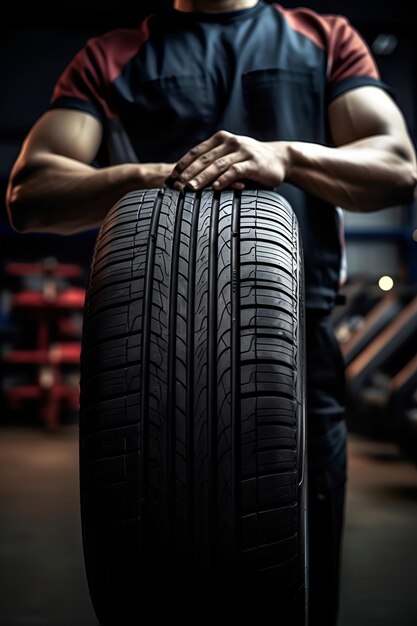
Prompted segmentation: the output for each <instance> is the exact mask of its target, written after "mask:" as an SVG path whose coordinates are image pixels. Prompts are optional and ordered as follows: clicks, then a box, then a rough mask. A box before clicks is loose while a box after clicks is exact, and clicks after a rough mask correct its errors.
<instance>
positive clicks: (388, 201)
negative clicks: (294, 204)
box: [172, 87, 417, 211]
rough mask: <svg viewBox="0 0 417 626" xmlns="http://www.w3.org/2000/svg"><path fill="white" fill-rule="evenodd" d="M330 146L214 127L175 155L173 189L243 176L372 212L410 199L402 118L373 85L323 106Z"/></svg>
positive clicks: (412, 177)
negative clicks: (263, 137)
mask: <svg viewBox="0 0 417 626" xmlns="http://www.w3.org/2000/svg"><path fill="white" fill-rule="evenodd" d="M329 122H330V128H331V132H332V135H333V140H334V143H335V146H336V147H334V148H333V147H327V146H322V145H318V144H313V143H303V142H288V141H272V142H260V141H256V140H254V139H251V138H249V137H242V136H236V135H232V134H231V133H227V132H225V131H220V132H219V133H216V134H215V135H213V136H212V137H210V138H209V139H208V140H207V141H205V142H203V143H201V144H199V145H198V146H196V147H195V148H193V149H192V150H190V151H189V152H188V153H187V154H185V155H184V156H183V157H182V159H180V160H179V162H178V163H177V165H176V167H175V168H174V170H173V172H172V184H173V186H174V187H175V188H177V189H182V188H183V187H184V186H189V187H191V188H193V189H201V188H203V187H205V186H208V185H211V184H212V185H213V187H214V188H215V189H223V188H225V187H228V186H234V187H235V188H238V189H239V188H241V189H243V187H244V184H243V183H242V182H240V181H242V180H244V179H250V180H254V181H256V182H258V183H260V184H261V185H265V186H267V187H276V186H277V185H279V184H281V183H282V182H284V181H286V182H289V183H292V184H294V185H296V186H298V187H300V188H302V189H303V190H305V191H306V192H308V193H311V194H314V195H316V196H318V197H320V198H322V199H323V200H325V201H327V202H330V203H331V204H335V205H337V206H340V207H342V208H344V209H347V210H352V211H374V210H378V209H382V208H386V207H389V206H395V205H399V204H408V203H410V202H412V201H413V199H414V193H415V189H416V184H417V171H416V156H415V151H414V147H413V144H412V142H411V139H410V137H409V134H408V131H407V127H406V124H405V121H404V118H403V116H402V114H401V112H400V110H399V108H398V107H397V106H396V104H395V103H394V101H393V100H392V99H391V98H390V96H388V95H387V94H386V93H385V92H384V91H382V90H381V89H379V88H376V87H361V88H358V89H355V90H352V91H349V92H347V93H345V94H343V95H341V96H339V97H338V98H337V99H336V100H334V101H333V103H332V104H331V105H330V107H329Z"/></svg>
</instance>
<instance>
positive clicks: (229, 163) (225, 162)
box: [187, 152, 244, 189]
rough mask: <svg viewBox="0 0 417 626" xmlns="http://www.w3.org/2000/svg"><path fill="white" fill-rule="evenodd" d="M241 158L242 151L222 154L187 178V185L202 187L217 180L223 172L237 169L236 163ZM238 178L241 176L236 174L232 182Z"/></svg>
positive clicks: (194, 187) (242, 157)
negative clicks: (192, 176)
mask: <svg viewBox="0 0 417 626" xmlns="http://www.w3.org/2000/svg"><path fill="white" fill-rule="evenodd" d="M243 159H244V155H243V154H242V152H233V153H232V154H227V155H225V156H222V157H220V158H219V159H217V160H216V161H215V162H214V163H212V164H211V165H209V166H208V167H206V168H205V169H204V170H202V171H200V172H199V173H198V174H197V175H196V176H194V178H192V179H191V180H189V181H188V182H187V185H188V186H189V187H190V188H191V189H203V188H204V187H207V186H208V185H210V184H212V183H213V182H214V181H216V180H218V179H219V178H220V176H221V175H222V174H223V173H224V172H226V171H228V170H232V171H234V169H238V164H239V163H240V162H241V161H242V160H243ZM238 178H241V177H240V176H238V175H236V178H234V179H233V180H232V182H235V181H236V180H237V179H238Z"/></svg>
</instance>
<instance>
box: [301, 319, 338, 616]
mask: <svg viewBox="0 0 417 626" xmlns="http://www.w3.org/2000/svg"><path fill="white" fill-rule="evenodd" d="M306 358H307V368H306V369H307V384H306V388H307V403H306V404H307V418H306V421H307V462H308V518H309V587H310V590H309V604H310V607H309V626H336V624H337V616H338V608H339V593H340V569H341V562H340V556H341V550H342V537H343V525H344V504H345V484H346V439H347V429H346V422H345V418H344V402H345V374H344V369H345V367H344V362H343V357H342V354H341V352H340V348H339V345H338V342H337V340H336V337H335V335H334V332H333V326H332V322H331V318H330V316H329V315H323V314H322V313H319V312H316V311H310V310H307V314H306Z"/></svg>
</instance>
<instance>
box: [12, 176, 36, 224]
mask: <svg viewBox="0 0 417 626" xmlns="http://www.w3.org/2000/svg"><path fill="white" fill-rule="evenodd" d="M24 196H25V194H24V192H23V189H22V185H15V184H14V183H13V181H11V182H10V183H9V186H8V189H7V192H6V209H7V215H8V219H9V223H10V226H11V227H12V228H13V230H15V231H16V232H17V233H30V232H32V230H33V225H31V220H30V219H29V217H28V216H29V215H30V210H29V209H30V207H29V206H28V202H27V200H25V197H24Z"/></svg>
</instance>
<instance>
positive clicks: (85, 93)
mask: <svg viewBox="0 0 417 626" xmlns="http://www.w3.org/2000/svg"><path fill="white" fill-rule="evenodd" d="M148 19H149V18H148ZM148 19H146V20H145V21H144V22H142V23H141V24H140V25H139V27H138V28H131V29H116V30H114V31H110V32H108V33H105V34H104V35H101V36H98V37H92V38H91V39H89V40H88V41H87V43H86V45H85V46H84V48H82V49H81V50H80V51H79V52H78V53H77V54H76V55H75V57H74V58H73V60H72V61H71V62H70V63H69V65H68V66H67V67H66V69H65V70H64V72H63V73H62V75H61V76H60V78H59V79H58V81H57V83H56V85H55V88H54V90H53V93H52V97H51V101H50V108H59V107H61V108H62V107H65V108H73V109H79V110H82V111H86V112H88V113H91V114H92V115H95V116H96V117H98V118H99V119H100V120H101V121H103V122H104V121H106V120H108V119H109V118H112V117H114V116H115V115H116V113H115V107H114V105H113V102H112V88H111V86H112V82H113V81H114V80H115V79H117V77H118V76H119V75H120V73H121V72H122V70H123V68H124V67H125V65H126V63H127V62H128V61H129V60H130V59H131V58H132V57H133V56H134V55H135V54H137V53H138V51H139V49H140V47H141V46H142V45H143V44H144V43H145V42H146V40H147V39H148V36H149V28H148Z"/></svg>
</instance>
